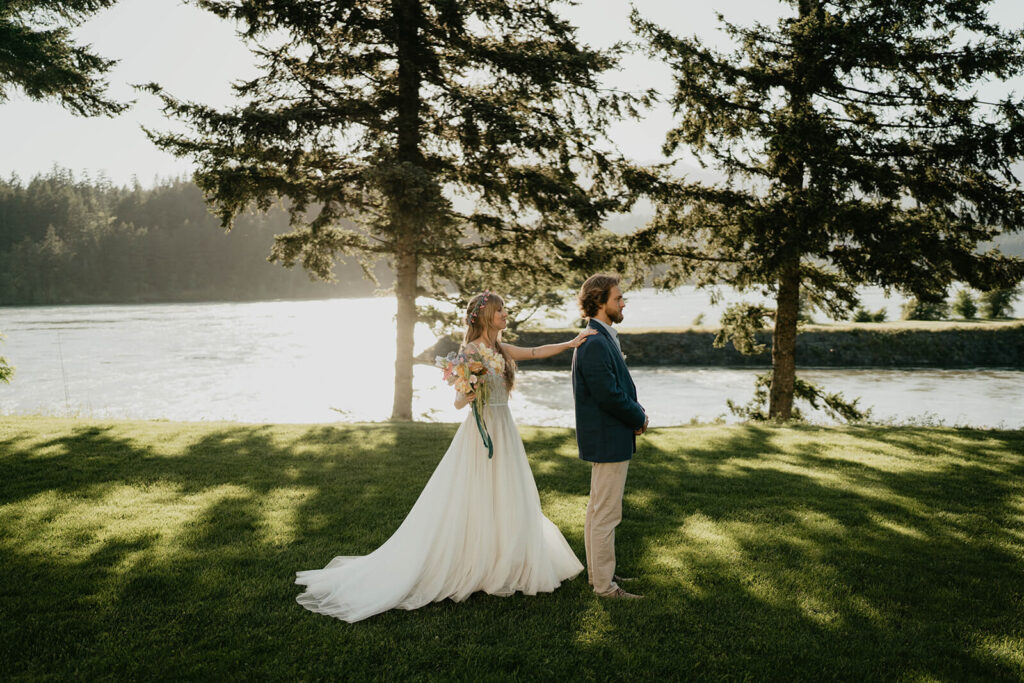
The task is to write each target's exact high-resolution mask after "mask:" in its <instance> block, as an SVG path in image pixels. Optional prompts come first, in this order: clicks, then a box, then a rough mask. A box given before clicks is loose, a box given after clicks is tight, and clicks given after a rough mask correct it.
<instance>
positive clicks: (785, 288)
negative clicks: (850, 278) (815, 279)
mask: <svg viewBox="0 0 1024 683" xmlns="http://www.w3.org/2000/svg"><path fill="white" fill-rule="evenodd" d="M799 307H800V264H799V262H797V263H795V264H791V265H790V266H788V267H787V268H786V269H785V270H784V271H783V273H782V275H781V276H779V294H778V297H777V298H776V304H775V332H774V334H773V335H772V385H771V393H770V394H769V399H768V417H769V419H772V420H788V419H789V418H790V417H791V416H792V414H793V386H794V384H795V382H796V323H797V316H798V315H799Z"/></svg>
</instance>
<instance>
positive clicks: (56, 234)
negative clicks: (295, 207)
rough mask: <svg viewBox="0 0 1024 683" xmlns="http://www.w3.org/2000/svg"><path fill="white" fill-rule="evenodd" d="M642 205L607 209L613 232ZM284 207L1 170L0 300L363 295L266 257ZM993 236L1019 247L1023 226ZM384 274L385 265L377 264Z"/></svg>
mask: <svg viewBox="0 0 1024 683" xmlns="http://www.w3.org/2000/svg"><path fill="white" fill-rule="evenodd" d="M646 221H647V217H645V216H626V217H621V218H619V219H618V222H616V219H613V220H612V221H610V223H609V227H611V228H612V229H613V230H615V231H617V232H623V231H628V230H632V229H635V228H637V227H639V226H640V225H642V224H643V223H645V222H646ZM287 230H288V217H287V214H286V213H285V212H284V211H281V210H278V209H275V210H272V211H270V212H268V213H266V214H248V215H245V216H242V217H240V218H239V220H238V221H237V223H236V225H235V228H234V229H233V230H232V231H231V232H230V233H225V232H224V231H223V230H222V229H221V228H220V226H219V225H218V223H217V219H216V218H215V217H214V216H213V215H211V214H210V212H209V210H208V209H207V207H206V204H205V203H204V202H203V197H202V195H201V194H200V192H199V189H198V188H197V187H196V186H195V185H194V184H193V183H192V182H191V181H187V180H180V179H179V180H166V181H162V182H158V183H157V184H155V185H154V187H152V188H143V187H141V186H140V185H135V186H134V187H117V186H114V185H112V184H111V183H109V182H108V181H105V180H103V179H98V180H97V179H89V178H76V177H75V176H74V174H72V173H71V172H70V171H66V170H59V169H58V170H54V171H51V172H50V173H48V174H46V175H43V176H36V177H35V178H33V179H32V180H30V181H28V182H27V183H26V182H23V181H21V180H18V179H16V178H14V179H8V180H0V305H7V306H10V305H26V304H71V303H121V302H134V303H142V302H166V301H209V300H215V301H216V300H260V299H305V298H323V297H340V296H367V295H369V294H372V293H373V291H374V286H373V284H372V283H370V282H369V281H368V280H366V279H365V278H364V277H363V274H362V270H361V268H360V267H359V265H358V264H356V263H354V262H353V263H339V264H338V265H337V268H336V271H335V274H336V276H337V278H338V282H336V283H325V282H319V281H311V280H310V279H309V277H308V276H307V275H306V273H305V272H304V271H303V270H302V269H301V268H298V267H296V268H293V269H288V268H284V267H282V266H280V265H278V264H275V263H268V262H267V260H266V259H267V254H269V253H270V246H271V244H272V243H273V240H274V235H275V234H277V233H282V232H287ZM997 244H998V245H999V246H1000V248H1001V249H1002V250H1003V251H1004V252H1007V253H1010V254H1016V255H1020V256H1024V234H1021V233H1017V234H1013V235H1006V236H1004V237H1003V238H1001V239H1000V240H999V241H998V242H997ZM376 272H377V274H378V277H379V278H380V279H381V282H382V284H384V285H388V284H390V282H391V276H390V274H389V272H388V271H387V268H385V267H384V266H383V264H378V266H377V269H376Z"/></svg>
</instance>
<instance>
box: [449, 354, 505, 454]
mask: <svg viewBox="0 0 1024 683" xmlns="http://www.w3.org/2000/svg"><path fill="white" fill-rule="evenodd" d="M434 363H435V365H437V367H439V368H441V370H442V371H444V381H445V382H447V383H448V384H449V386H453V387H455V390H456V391H458V392H460V393H462V394H470V393H474V392H475V397H474V399H473V417H475V418H476V426H477V429H479V430H480V438H482V439H483V441H484V446H486V447H487V457H488V458H490V457H492V456H493V455H494V443H493V442H492V441H491V436H490V434H488V433H487V425H486V424H485V423H484V416H483V412H482V409H483V407H484V406H485V405H487V399H488V398H489V397H490V396H489V394H490V391H489V388H488V385H487V375H498V376H500V375H501V374H502V373H504V372H505V359H504V357H503V356H502V355H501V354H500V353H498V352H497V351H494V350H493V349H490V348H488V347H486V346H482V345H481V346H479V347H477V348H476V349H473V350H467V349H462V350H460V351H459V352H458V353H456V352H455V351H452V352H451V353H449V354H448V355H447V356H437V357H436V358H435V359H434Z"/></svg>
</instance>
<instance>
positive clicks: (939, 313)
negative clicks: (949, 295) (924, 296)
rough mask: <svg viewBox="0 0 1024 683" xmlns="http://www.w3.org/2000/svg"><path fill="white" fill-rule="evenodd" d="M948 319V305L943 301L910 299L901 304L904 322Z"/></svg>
mask: <svg viewBox="0 0 1024 683" xmlns="http://www.w3.org/2000/svg"><path fill="white" fill-rule="evenodd" d="M948 317H949V304H947V303H946V302H945V301H921V300H920V299H918V298H917V297H913V298H911V299H910V300H909V301H908V302H907V303H905V304H903V319H904V320H945V319H946V318H948Z"/></svg>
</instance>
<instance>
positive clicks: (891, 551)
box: [0, 418, 1024, 681]
mask: <svg viewBox="0 0 1024 683" xmlns="http://www.w3.org/2000/svg"><path fill="white" fill-rule="evenodd" d="M454 431H455V427H454V426H453V425H434V424H403V425H390V424H379V425H337V426H287V425H271V426H258V425H238V424H176V423H167V422H111V423H100V422H94V421H76V420H64V419H51V418H0V679H5V680H9V679H12V678H13V679H38V678H60V679H66V678H73V679H79V680H91V679H97V678H102V679H124V678H131V679H151V678H156V679H172V678H173V679H204V680H217V679H221V678H232V679H274V680H282V679H283V680H312V679H363V678H368V679H369V678H379V679H396V678H401V679H407V678H412V679H431V678H436V679H457V680H479V679H489V678H518V679H524V680H534V679H560V680H563V681H570V680H573V681H575V680H587V679H594V680H603V679H618V678H622V679H630V680H638V679H639V680H663V679H670V680H673V679H681V678H702V679H729V680H763V679H778V680H825V679H843V680H868V679H870V680H878V679H885V680H921V681H932V680H943V681H944V680H972V679H973V680H1021V679H1022V678H1024V432H1020V431H1017V432H994V431H966V430H951V429H934V428H928V429H925V428H878V427H870V428H862V427H856V428H817V427H795V428H792V427H791V428H778V427H759V426H720V425H716V426H698V427H679V428H669V429H659V430H655V431H653V432H651V433H650V434H649V435H648V436H647V437H644V438H643V439H642V445H641V449H640V452H639V453H638V455H637V457H636V459H635V460H634V462H633V464H632V466H631V468H630V473H629V481H628V483H627V487H626V499H625V509H624V521H623V523H622V525H621V526H620V527H619V534H618V556H619V566H620V569H621V571H622V573H628V574H630V575H635V576H638V577H640V580H639V581H638V582H637V583H635V584H631V588H632V587H633V586H635V587H636V589H637V590H638V591H641V592H643V593H645V594H646V595H647V599H646V600H643V601H638V602H624V601H604V600H601V599H599V598H596V597H594V596H593V594H592V593H591V592H590V591H589V589H588V586H587V583H586V578H585V577H583V576H580V577H577V578H576V579H574V580H572V581H570V582H567V583H565V584H563V586H562V587H561V588H560V589H559V590H557V591H555V592H554V593H552V594H542V595H539V596H536V597H524V596H522V595H515V596H512V597H509V598H498V597H492V596H487V595H482V594H477V595H474V596H472V597H471V598H470V599H469V600H467V601H466V602H464V603H461V604H455V603H453V602H451V601H445V602H441V603H435V604H432V605H429V606H427V607H425V608H423V609H420V610H416V611H413V612H405V611H392V612H388V613H386V614H383V615H379V616H377V617H373V618H371V619H369V620H367V621H364V622H361V623H358V624H352V625H350V624H346V623H344V622H340V621H337V620H334V619H330V618H328V617H324V616H321V615H317V614H313V613H310V612H307V611H306V610H304V609H302V608H301V607H300V606H299V605H298V604H297V603H296V602H295V596H296V595H297V594H298V593H299V592H300V588H299V587H298V586H295V585H294V584H293V583H292V582H293V580H294V572H295V571H296V570H299V569H312V568H317V567H321V566H323V565H324V564H326V563H327V561H329V560H330V559H331V558H332V557H333V556H334V555H337V554H349V555H358V554H364V553H367V552H369V551H371V550H373V549H374V548H376V547H377V546H378V545H379V544H380V543H382V542H383V541H384V540H386V539H387V538H388V536H389V535H390V534H391V533H392V532H393V531H394V529H395V528H397V526H398V524H399V523H400V522H401V520H402V519H403V518H404V516H405V514H406V512H407V511H408V510H409V508H410V507H411V506H412V504H413V501H414V500H415V499H416V496H417V495H418V493H419V491H420V489H421V487H422V486H423V484H424V483H425V482H426V480H427V478H428V477H429V476H430V473H431V471H432V470H433V468H434V466H435V464H436V463H437V461H438V460H439V459H440V457H441V456H442V455H443V453H444V451H445V449H446V447H447V444H448V441H449V439H450V438H451V436H452V435H453V434H454ZM523 436H524V440H525V441H526V449H527V452H528V453H529V454H530V459H531V465H532V467H533V471H534V474H535V475H536V479H537V485H538V488H539V489H540V493H541V500H542V502H543V505H544V510H545V512H546V514H547V515H548V517H550V518H551V519H552V520H553V521H554V522H555V523H556V524H557V525H558V526H559V527H561V529H562V531H563V532H564V533H565V535H566V538H567V539H568V540H569V542H570V544H571V545H572V546H573V548H574V549H575V550H576V553H577V555H578V556H579V557H580V558H581V559H582V558H583V554H584V553H583V514H584V507H585V504H586V496H587V489H588V483H589V482H588V470H587V468H586V466H585V465H584V464H583V463H581V462H579V461H578V460H577V459H576V457H575V454H576V451H575V442H574V439H573V433H572V431H571V430H566V429H539V428H524V429H523Z"/></svg>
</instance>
